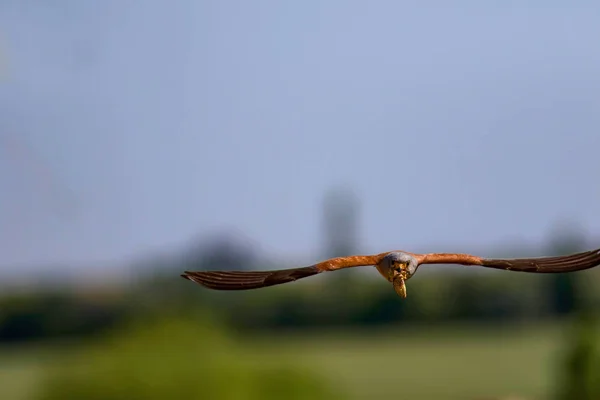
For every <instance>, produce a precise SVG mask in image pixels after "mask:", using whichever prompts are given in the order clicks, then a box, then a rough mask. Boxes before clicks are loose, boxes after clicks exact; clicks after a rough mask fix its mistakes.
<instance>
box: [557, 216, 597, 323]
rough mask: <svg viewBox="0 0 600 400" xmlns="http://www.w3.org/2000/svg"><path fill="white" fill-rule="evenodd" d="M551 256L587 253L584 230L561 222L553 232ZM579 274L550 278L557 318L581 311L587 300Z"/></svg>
mask: <svg viewBox="0 0 600 400" xmlns="http://www.w3.org/2000/svg"><path fill="white" fill-rule="evenodd" d="M548 247H549V250H548V253H549V254H550V255H556V256H559V255H565V254H571V253H577V252H580V251H585V250H586V248H587V246H586V239H585V235H584V233H583V230H582V229H581V228H579V227H578V226H577V225H576V224H573V223H567V222H564V221H563V222H560V223H558V224H556V226H555V228H554V229H553V231H552V232H551V236H550V240H549V245H548ZM580 279H581V275H579V274H555V275H551V276H549V277H548V293H549V294H550V299H549V303H550V307H551V310H550V311H551V313H552V314H553V315H555V316H561V315H568V314H572V313H574V312H577V311H579V310H580V309H581V308H583V307H584V306H585V304H586V303H587V300H588V299H586V298H585V296H584V293H583V292H584V287H583V286H582V285H581V281H580Z"/></svg>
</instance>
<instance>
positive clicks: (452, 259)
mask: <svg viewBox="0 0 600 400" xmlns="http://www.w3.org/2000/svg"><path fill="white" fill-rule="evenodd" d="M416 258H417V261H418V262H419V264H462V265H478V266H481V267H487V268H494V269H504V270H508V271H520V272H533V273H540V274H543V273H559V272H574V271H581V270H585V269H589V268H593V267H597V266H600V249H596V250H590V251H584V252H582V253H576V254H570V255H564V256H558V257H532V258H515V259H500V258H481V257H477V256H473V255H470V254H452V253H433V254H421V255H417V256H416Z"/></svg>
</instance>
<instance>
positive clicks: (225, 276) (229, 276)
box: [181, 253, 387, 290]
mask: <svg viewBox="0 0 600 400" xmlns="http://www.w3.org/2000/svg"><path fill="white" fill-rule="evenodd" d="M385 254H387V253H382V254H378V255H372V256H350V257H337V258H332V259H329V260H326V261H323V262H320V263H318V264H315V265H311V266H310V267H300V268H289V269H279V270H273V271H185V273H183V274H182V275H181V276H182V277H183V278H185V279H189V280H190V281H192V282H196V283H198V284H200V285H202V286H204V287H207V288H209V289H215V290H248V289H258V288H263V287H268V286H274V285H280V284H282V283H287V282H293V281H296V280H298V279H302V278H306V277H309V276H312V275H316V274H319V273H321V272H326V271H336V270H339V269H343V268H350V267H361V266H367V265H375V264H377V263H378V262H379V261H380V260H381V259H382V258H383V257H384V256H385Z"/></svg>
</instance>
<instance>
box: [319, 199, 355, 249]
mask: <svg viewBox="0 0 600 400" xmlns="http://www.w3.org/2000/svg"><path fill="white" fill-rule="evenodd" d="M358 216H359V204H358V198H357V197H356V194H355V193H354V191H353V190H352V189H348V188H342V187H338V188H334V189H331V190H329V191H328V192H327V193H326V195H325V199H324V202H323V216H322V218H323V232H324V246H325V248H324V256H325V258H332V257H341V256H348V255H352V254H355V253H356V252H357V247H358V225H359V222H358Z"/></svg>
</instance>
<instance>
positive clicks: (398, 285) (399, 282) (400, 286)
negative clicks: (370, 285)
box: [393, 275, 407, 299]
mask: <svg viewBox="0 0 600 400" xmlns="http://www.w3.org/2000/svg"><path fill="white" fill-rule="evenodd" d="M393 284H394V290H395V291H396V293H397V294H398V296H400V297H402V298H403V299H405V298H406V296H407V293H406V283H405V282H404V278H403V277H402V275H401V276H399V277H397V278H396V279H394V282H393Z"/></svg>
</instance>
